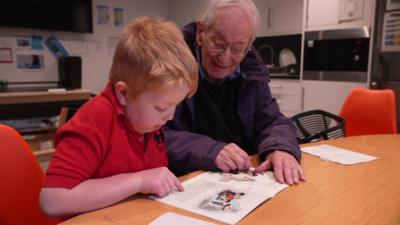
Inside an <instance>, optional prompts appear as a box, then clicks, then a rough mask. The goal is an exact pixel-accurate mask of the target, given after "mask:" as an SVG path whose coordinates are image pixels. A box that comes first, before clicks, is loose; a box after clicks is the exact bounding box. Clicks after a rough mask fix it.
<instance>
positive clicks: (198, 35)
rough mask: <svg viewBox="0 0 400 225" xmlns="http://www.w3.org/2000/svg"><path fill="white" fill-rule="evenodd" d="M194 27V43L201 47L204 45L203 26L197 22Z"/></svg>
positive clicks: (200, 22)
mask: <svg viewBox="0 0 400 225" xmlns="http://www.w3.org/2000/svg"><path fill="white" fill-rule="evenodd" d="M196 26H197V28H196V41H197V44H198V45H202V44H203V43H204V37H203V36H204V24H203V22H202V21H198V22H197V23H196Z"/></svg>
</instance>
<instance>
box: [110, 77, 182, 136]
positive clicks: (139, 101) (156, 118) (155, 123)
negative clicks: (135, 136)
mask: <svg viewBox="0 0 400 225" xmlns="http://www.w3.org/2000/svg"><path fill="white" fill-rule="evenodd" d="M118 83H119V82H118ZM118 83H117V84H116V88H115V90H116V94H117V98H118V100H119V102H120V103H121V105H122V106H124V107H125V112H126V115H127V117H128V119H129V121H130V122H131V124H132V126H133V128H134V129H135V130H136V131H137V132H139V133H141V134H144V133H148V132H151V131H154V130H157V129H159V128H161V127H162V126H163V125H164V124H165V123H166V122H167V121H169V120H171V119H172V118H173V116H174V113H175V108H176V106H177V105H178V104H179V103H180V102H181V101H182V100H183V99H184V98H185V97H186V96H187V94H188V92H189V88H188V87H187V86H186V85H185V84H176V85H175V86H173V87H171V88H169V89H166V90H149V91H145V92H143V93H142V94H140V95H139V96H137V97H135V98H131V97H129V96H128V95H127V94H122V93H124V92H125V93H126V90H125V91H122V92H121V91H118V89H119V88H118ZM122 83H123V82H122ZM125 88H127V86H126V85H125ZM120 90H121V89H120ZM127 96H128V97H127Z"/></svg>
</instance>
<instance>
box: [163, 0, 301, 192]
mask: <svg viewBox="0 0 400 225" xmlns="http://www.w3.org/2000/svg"><path fill="white" fill-rule="evenodd" d="M258 23H259V14H258V11H257V9H256V7H255V5H254V3H253V2H252V1H250V0H218V1H213V2H212V3H211V5H210V6H209V8H208V10H207V12H206V14H205V16H204V19H203V21H201V22H197V23H192V24H189V25H188V26H186V27H184V29H183V34H184V36H185V40H186V42H187V44H188V46H189V47H190V49H191V50H192V52H193V54H194V56H195V57H196V59H197V62H198V64H199V66H200V69H199V76H200V79H199V89H198V91H197V93H196V94H195V95H194V97H193V98H191V99H188V100H186V101H184V102H183V103H182V104H181V105H180V106H179V107H177V109H176V112H175V117H174V119H173V120H172V121H170V122H169V124H168V129H167V130H166V132H165V137H166V143H167V148H168V158H169V162H170V167H171V169H172V170H173V171H174V172H175V173H177V174H183V173H186V172H189V171H192V170H196V169H203V170H218V169H219V170H222V171H230V170H245V169H248V168H249V167H250V166H251V163H250V160H249V155H251V154H256V153H259V156H260V160H262V161H263V162H262V163H261V164H260V165H259V166H258V167H257V171H258V172H263V171H265V170H271V169H272V170H273V171H274V176H275V178H276V179H277V181H279V182H281V183H287V184H289V185H292V184H298V183H299V182H300V181H304V180H305V175H304V173H303V170H302V168H301V166H300V164H299V162H300V159H301V152H300V149H299V146H298V144H297V141H296V135H295V129H294V127H293V125H292V123H291V121H290V120H289V119H288V118H285V117H284V116H283V115H282V113H281V112H280V111H279V107H278V105H277V103H276V101H275V99H273V98H272V97H271V92H270V90H269V87H268V81H269V76H268V71H267V70H266V68H265V65H264V63H263V62H262V60H261V58H260V57H259V55H258V54H257V53H256V51H255V50H254V49H253V48H252V47H251V46H252V43H253V41H254V39H255V33H256V29H257V26H258Z"/></svg>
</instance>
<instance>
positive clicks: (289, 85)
mask: <svg viewBox="0 0 400 225" xmlns="http://www.w3.org/2000/svg"><path fill="white" fill-rule="evenodd" d="M269 87H270V89H271V94H272V97H274V98H275V99H276V101H277V102H278V105H279V108H280V110H281V112H282V113H283V114H284V115H285V116H287V117H291V116H293V115H295V114H297V113H300V112H302V109H303V93H304V91H303V88H302V86H301V84H300V81H299V80H297V79H296V80H289V79H271V82H270V83H269Z"/></svg>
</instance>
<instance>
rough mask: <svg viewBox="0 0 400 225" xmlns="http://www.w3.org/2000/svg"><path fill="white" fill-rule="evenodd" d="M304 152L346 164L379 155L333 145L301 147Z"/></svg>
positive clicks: (372, 158) (360, 161) (363, 160)
mask: <svg viewBox="0 0 400 225" xmlns="http://www.w3.org/2000/svg"><path fill="white" fill-rule="evenodd" d="M301 149H302V151H303V152H306V153H308V154H311V155H315V156H318V157H320V158H321V159H322V160H329V161H334V162H338V163H341V164H344V165H352V164H356V163H362V162H368V161H371V160H374V159H377V157H374V156H370V155H366V154H362V153H358V152H353V151H350V150H347V149H344V148H339V147H334V146H332V145H325V144H324V145H316V146H310V147H304V148H301Z"/></svg>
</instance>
